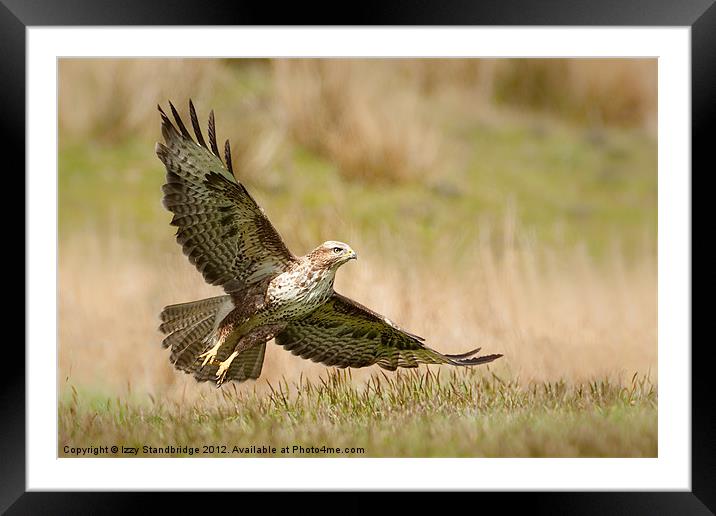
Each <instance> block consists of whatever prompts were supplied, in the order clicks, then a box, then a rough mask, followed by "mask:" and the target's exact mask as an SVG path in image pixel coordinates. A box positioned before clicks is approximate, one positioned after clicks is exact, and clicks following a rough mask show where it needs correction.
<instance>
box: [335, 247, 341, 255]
mask: <svg viewBox="0 0 716 516" xmlns="http://www.w3.org/2000/svg"><path fill="white" fill-rule="evenodd" d="M341 251H343V249H341V248H340V247H334V248H333V252H334V253H336V254H338V253H340V252H341Z"/></svg>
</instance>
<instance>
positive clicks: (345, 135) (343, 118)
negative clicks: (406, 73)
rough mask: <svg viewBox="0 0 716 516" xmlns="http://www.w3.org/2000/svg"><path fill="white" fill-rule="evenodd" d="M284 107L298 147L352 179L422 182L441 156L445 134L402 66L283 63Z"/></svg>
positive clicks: (278, 66)
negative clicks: (432, 123)
mask: <svg viewBox="0 0 716 516" xmlns="http://www.w3.org/2000/svg"><path fill="white" fill-rule="evenodd" d="M273 65H274V72H275V84H276V90H277V99H278V101H279V102H280V105H281V108H282V112H283V115H284V121H285V123H286V125H287V127H288V130H289V132H290V134H291V136H292V137H293V139H294V140H296V141H297V142H299V143H300V144H302V145H304V146H306V147H307V148H309V149H311V150H314V151H316V152H318V153H319V154H321V155H324V156H327V157H328V158H329V159H330V160H331V161H333V162H335V163H336V164H337V165H338V168H339V170H340V171H341V173H343V174H345V175H346V176H349V177H357V178H362V179H370V180H375V179H379V180H388V181H390V180H404V179H409V178H411V177H421V176H425V175H426V174H428V172H429V171H430V170H431V169H432V168H433V165H434V164H435V161H436V159H437V156H438V152H437V147H438V145H439V143H440V142H439V139H438V134H437V132H436V131H435V129H434V128H433V127H431V126H430V125H429V124H428V123H427V121H426V120H425V117H424V116H422V117H421V112H420V110H421V107H422V105H421V98H420V91H419V90H418V89H417V88H415V87H414V85H413V84H411V83H410V81H405V80H402V79H403V77H401V75H400V74H399V68H396V67H395V66H394V61H386V60H352V59H347V60H321V59H298V60H296V59H281V60H276V61H274V62H273Z"/></svg>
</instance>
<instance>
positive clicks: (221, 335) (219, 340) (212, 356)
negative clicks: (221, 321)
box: [199, 324, 233, 367]
mask: <svg viewBox="0 0 716 516" xmlns="http://www.w3.org/2000/svg"><path fill="white" fill-rule="evenodd" d="M232 329H233V327H232V326H231V325H230V324H229V325H225V326H222V327H220V328H219V331H218V335H217V336H216V344H214V347H212V348H211V349H210V350H209V351H206V352H204V353H202V354H201V355H199V358H203V359H204V361H203V362H202V363H201V367H204V366H205V365H206V364H214V363H215V362H216V355H218V354H219V349H220V348H221V346H223V345H224V343H225V342H226V339H227V337H228V336H229V334H230V333H231V331H232Z"/></svg>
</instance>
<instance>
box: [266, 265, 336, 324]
mask: <svg viewBox="0 0 716 516" xmlns="http://www.w3.org/2000/svg"><path fill="white" fill-rule="evenodd" d="M334 278H335V269H318V268H315V267H314V266H313V265H312V264H311V263H310V262H308V261H306V262H304V263H300V264H298V265H297V266H296V267H293V268H292V269H291V270H289V271H287V272H284V273H283V274H279V275H278V276H276V278H274V279H273V280H272V281H271V283H269V286H268V289H267V290H266V301H267V302H266V305H267V306H271V307H272V308H271V312H270V315H269V314H266V315H269V318H270V319H274V318H276V319H281V320H286V319H293V318H300V317H303V316H305V315H307V314H309V313H311V312H312V311H314V310H315V309H316V308H318V307H319V306H321V305H322V304H323V303H325V302H326V301H328V299H329V298H330V297H331V294H332V293H333V280H334Z"/></svg>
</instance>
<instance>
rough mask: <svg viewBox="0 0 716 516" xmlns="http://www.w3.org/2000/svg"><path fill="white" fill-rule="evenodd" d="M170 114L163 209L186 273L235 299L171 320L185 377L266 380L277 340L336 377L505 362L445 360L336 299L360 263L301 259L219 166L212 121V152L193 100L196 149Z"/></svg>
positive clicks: (337, 254) (338, 249)
mask: <svg viewBox="0 0 716 516" xmlns="http://www.w3.org/2000/svg"><path fill="white" fill-rule="evenodd" d="M169 106H170V108H171V113H172V116H173V118H174V121H175V122H176V126H175V125H174V124H173V123H172V121H171V120H170V119H169V117H168V116H167V115H166V113H165V112H164V111H163V110H162V108H161V106H158V108H159V112H160V114H161V119H162V136H163V137H164V143H157V144H156V149H155V150H156V153H157V156H158V157H159V159H160V160H161V161H162V162H163V163H164V165H165V167H166V171H167V174H166V182H165V184H164V185H163V187H162V191H163V193H164V197H163V199H162V203H163V205H164V207H165V208H166V209H167V210H169V211H170V212H172V213H173V214H174V217H173V218H172V221H171V224H172V225H173V226H176V227H177V233H176V239H177V242H178V243H179V245H181V246H182V250H183V251H184V254H185V255H186V256H187V257H188V258H189V261H190V262H191V263H192V264H193V265H195V266H196V268H197V269H198V270H199V272H201V274H202V275H203V276H204V280H205V281H206V282H207V283H209V284H211V285H220V286H221V287H223V289H224V291H225V292H226V295H222V296H217V297H212V298H208V299H202V300H199V301H192V302H189V303H181V304H176V305H170V306H167V307H166V308H164V310H163V311H162V313H161V321H162V324H161V326H160V327H159V329H160V331H161V332H162V333H163V334H165V335H166V338H165V339H164V340H163V342H162V345H163V346H164V347H165V348H171V355H170V360H171V362H172V364H174V366H175V367H176V368H177V369H179V370H182V371H184V372H186V373H190V374H192V375H193V376H194V378H196V380H197V381H199V382H204V381H214V382H216V385H217V387H218V386H221V385H222V384H223V383H224V382H227V381H236V382H241V381H244V380H247V379H250V378H258V377H259V375H260V374H261V368H262V366H263V361H264V352H265V350H266V343H267V342H268V341H269V340H271V339H275V341H276V343H277V344H279V345H281V346H283V347H284V348H285V349H287V350H289V351H291V352H292V353H293V354H294V355H298V356H300V357H302V358H306V359H310V360H313V361H314V362H321V363H323V364H325V365H328V366H336V367H366V366H370V365H373V364H378V365H379V366H380V367H382V368H384V369H388V370H391V371H394V370H396V369H397V368H398V367H417V366H418V364H449V365H454V366H473V365H478V364H484V363H487V362H492V361H493V360H495V359H497V358H499V357H501V356H502V355H499V354H495V355H482V356H477V353H478V351H480V348H477V349H474V350H472V351H469V352H467V353H463V354H459V355H445V354H442V353H439V352H437V351H435V350H433V349H431V348H429V347H427V346H426V345H425V344H424V342H423V341H424V339H423V338H422V337H418V336H417V335H413V334H412V333H409V332H407V331H405V330H403V329H402V328H400V327H398V326H397V325H396V324H395V323H393V322H392V321H390V320H389V319H387V318H386V317H383V316H382V315H380V314H377V313H375V312H373V311H372V310H370V309H368V308H366V307H364V306H363V305H361V304H359V303H357V302H355V301H353V300H351V299H349V298H347V297H345V296H342V295H341V294H339V293H337V292H335V291H334V290H333V280H334V278H335V275H336V271H337V270H338V268H339V267H340V266H341V265H343V264H344V263H346V262H348V261H349V260H353V259H355V258H357V256H358V255H357V254H356V252H355V251H354V250H353V249H351V247H350V246H349V245H348V244H344V243H343V242H337V241H333V240H329V241H327V242H324V243H323V244H321V245H319V246H318V247H316V248H315V249H314V250H313V251H311V252H310V253H308V254H307V255H306V256H301V257H297V256H294V255H293V254H292V253H291V252H290V251H289V250H288V248H287V247H286V245H285V244H284V243H283V240H282V239H281V237H280V236H279V234H278V232H277V231H276V229H274V227H273V225H272V224H271V222H270V221H269V220H268V218H267V217H266V215H265V214H264V211H263V209H262V208H260V207H259V205H258V204H257V203H256V201H254V199H253V197H252V196H251V194H249V192H248V191H247V190H246V188H245V187H244V185H242V184H241V182H240V181H239V180H238V178H237V177H236V175H235V173H234V170H233V167H232V163H231V150H230V147H229V141H228V140H227V141H226V143H225V145H224V160H225V164H224V162H223V161H222V159H221V153H220V152H219V147H218V145H217V142H216V125H215V121H214V112H213V111H212V112H211V113H210V114H209V127H208V138H209V144H208V145H207V143H206V140H204V136H203V134H202V132H201V127H200V125H199V122H198V119H197V116H196V110H195V109H194V105H193V103H192V102H191V100H190V101H189V114H190V118H191V125H192V127H193V129H194V134H195V135H196V140H194V139H193V138H192V136H191V135H190V133H189V131H188V130H187V128H186V126H185V125H184V123H183V122H182V119H181V118H180V116H179V114H178V113H177V110H176V109H175V108H174V106H173V105H172V104H171V102H170V103H169Z"/></svg>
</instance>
